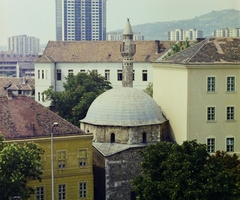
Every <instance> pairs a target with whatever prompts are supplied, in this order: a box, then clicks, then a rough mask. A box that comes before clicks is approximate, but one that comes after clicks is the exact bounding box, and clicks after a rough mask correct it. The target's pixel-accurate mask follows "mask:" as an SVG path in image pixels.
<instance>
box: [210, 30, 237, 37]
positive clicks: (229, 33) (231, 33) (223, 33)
mask: <svg viewBox="0 0 240 200" xmlns="http://www.w3.org/2000/svg"><path fill="white" fill-rule="evenodd" d="M213 37H240V28H232V29H229V28H221V29H217V30H214V31H213Z"/></svg>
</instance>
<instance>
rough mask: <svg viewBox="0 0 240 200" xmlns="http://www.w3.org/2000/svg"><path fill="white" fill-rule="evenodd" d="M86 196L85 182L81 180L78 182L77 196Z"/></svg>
mask: <svg viewBox="0 0 240 200" xmlns="http://www.w3.org/2000/svg"><path fill="white" fill-rule="evenodd" d="M86 197H87V182H86V181H82V182H79V198H80V199H82V198H86Z"/></svg>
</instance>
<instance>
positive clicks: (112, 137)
mask: <svg viewBox="0 0 240 200" xmlns="http://www.w3.org/2000/svg"><path fill="white" fill-rule="evenodd" d="M114 142H115V134H114V133H111V143H114Z"/></svg>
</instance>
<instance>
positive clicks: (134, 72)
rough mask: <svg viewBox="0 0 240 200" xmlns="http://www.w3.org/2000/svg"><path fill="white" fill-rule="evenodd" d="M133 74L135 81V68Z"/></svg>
mask: <svg viewBox="0 0 240 200" xmlns="http://www.w3.org/2000/svg"><path fill="white" fill-rule="evenodd" d="M132 75H133V77H132V78H133V79H132V80H133V81H134V79H135V70H133V74H132Z"/></svg>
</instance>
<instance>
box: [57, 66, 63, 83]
mask: <svg viewBox="0 0 240 200" xmlns="http://www.w3.org/2000/svg"><path fill="white" fill-rule="evenodd" d="M59 74H60V76H59ZM59 78H60V79H59ZM56 79H57V81H61V80H62V70H61V69H57V77H56Z"/></svg>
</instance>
